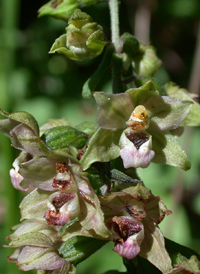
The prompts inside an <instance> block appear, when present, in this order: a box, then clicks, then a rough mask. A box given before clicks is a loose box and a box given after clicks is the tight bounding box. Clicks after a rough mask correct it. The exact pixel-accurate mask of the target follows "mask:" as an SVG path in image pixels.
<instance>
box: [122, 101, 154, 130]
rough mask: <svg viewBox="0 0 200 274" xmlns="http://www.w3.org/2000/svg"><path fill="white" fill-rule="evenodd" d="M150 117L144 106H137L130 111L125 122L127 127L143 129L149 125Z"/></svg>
mask: <svg viewBox="0 0 200 274" xmlns="http://www.w3.org/2000/svg"><path fill="white" fill-rule="evenodd" d="M149 123H150V118H149V116H148V115H147V110H146V108H145V107H144V106H142V105H139V106H137V107H136V108H135V109H134V111H133V112H132V114H131V116H130V118H129V120H128V121H127V122H126V124H127V126H128V127H131V128H132V129H133V130H145V129H147V128H148V127H149Z"/></svg>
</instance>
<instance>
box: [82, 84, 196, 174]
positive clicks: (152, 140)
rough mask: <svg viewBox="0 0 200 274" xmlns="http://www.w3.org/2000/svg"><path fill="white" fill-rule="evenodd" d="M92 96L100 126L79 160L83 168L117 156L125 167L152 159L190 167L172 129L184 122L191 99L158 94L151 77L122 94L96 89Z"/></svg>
mask: <svg viewBox="0 0 200 274" xmlns="http://www.w3.org/2000/svg"><path fill="white" fill-rule="evenodd" d="M94 98H95V100H96V102H97V105H98V109H97V122H98V124H99V126H100V129H99V130H98V131H97V132H96V133H95V134H94V135H93V137H92V138H91V140H90V142H89V145H88V152H87V151H86V153H85V155H84V156H83V158H82V159H81V163H82V165H83V168H84V169H87V168H88V167H89V166H90V165H91V164H92V163H93V162H95V161H102V162H106V161H110V160H112V159H115V158H117V157H118V156H119V155H121V157H122V160H123V162H124V166H125V168H128V167H135V168H136V167H147V166H148V165H149V164H150V162H151V161H153V162H155V163H160V164H169V165H172V166H178V167H181V168H182V169H184V170H187V169H189V168H190V162H189V160H188V158H187V156H186V154H185V152H184V151H183V150H182V149H181V147H180V146H179V144H178V142H177V141H176V140H175V138H174V137H173V135H172V134H171V131H172V130H174V129H176V128H178V127H179V126H180V124H181V123H182V122H183V121H184V119H185V118H186V117H187V115H188V113H189V111H190V109H191V107H192V105H193V102H191V101H189V100H187V101H186V100H185V101H182V100H180V99H177V98H172V97H169V96H160V95H159V92H158V91H157V90H156V88H155V86H154V84H153V81H151V80H150V81H148V82H147V83H145V84H144V85H143V86H141V87H140V88H133V89H130V90H127V91H126V92H125V93H121V94H120V93H119V94H108V93H104V92H95V93H94ZM100 138H103V140H104V142H102V141H101V140H100ZM97 146H98V147H100V149H99V153H98V151H97ZM103 146H104V148H103ZM102 152H103V153H104V154H102ZM177 155H179V156H177Z"/></svg>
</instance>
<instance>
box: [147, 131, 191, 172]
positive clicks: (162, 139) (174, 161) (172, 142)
mask: <svg viewBox="0 0 200 274" xmlns="http://www.w3.org/2000/svg"><path fill="white" fill-rule="evenodd" d="M149 133H150V134H151V135H152V149H153V150H154V151H155V157H154V158H153V160H152V162H154V163H157V164H166V165H171V166H175V167H180V168H182V169H183V170H188V169H190V167H191V163H190V161H189V160H188V157H187V155H186V153H185V151H184V150H182V148H181V147H180V145H179V143H178V142H177V141H176V139H175V138H174V137H173V135H171V134H170V133H169V132H165V133H162V132H155V131H149Z"/></svg>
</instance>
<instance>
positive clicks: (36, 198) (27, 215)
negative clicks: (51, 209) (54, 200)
mask: <svg viewBox="0 0 200 274" xmlns="http://www.w3.org/2000/svg"><path fill="white" fill-rule="evenodd" d="M49 194H50V192H47V191H43V190H40V189H35V190H33V191H32V192H31V193H29V194H28V195H27V196H26V197H24V199H23V200H22V202H21V204H20V206H19V208H20V212H21V221H22V220H24V219H36V220H45V219H44V213H45V212H46V211H47V210H48V207H47V199H48V198H49Z"/></svg>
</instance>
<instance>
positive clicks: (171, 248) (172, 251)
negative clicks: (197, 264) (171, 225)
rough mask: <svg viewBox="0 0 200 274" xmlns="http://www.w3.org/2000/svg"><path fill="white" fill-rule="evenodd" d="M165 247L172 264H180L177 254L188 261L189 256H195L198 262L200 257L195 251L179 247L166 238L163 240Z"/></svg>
mask: <svg viewBox="0 0 200 274" xmlns="http://www.w3.org/2000/svg"><path fill="white" fill-rule="evenodd" d="M165 246H166V249H167V251H168V253H169V255H170V257H171V259H172V263H173V264H178V263H180V260H179V257H178V254H181V255H183V256H185V257H186V258H188V259H189V258H190V257H191V256H193V255H195V256H196V257H197V258H198V259H199V260H200V255H199V254H198V253H197V252H196V251H194V250H192V249H190V248H189V247H186V246H183V245H180V244H178V243H176V242H174V241H171V240H169V239H167V238H165Z"/></svg>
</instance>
